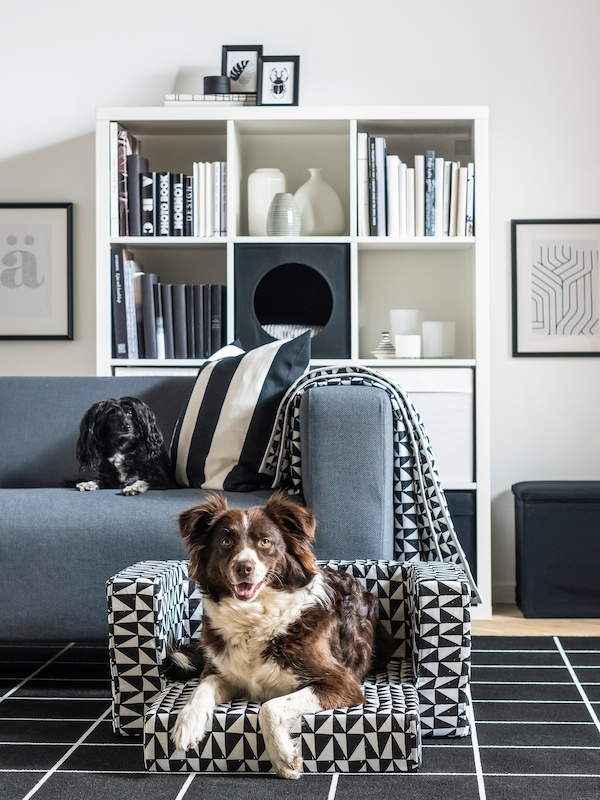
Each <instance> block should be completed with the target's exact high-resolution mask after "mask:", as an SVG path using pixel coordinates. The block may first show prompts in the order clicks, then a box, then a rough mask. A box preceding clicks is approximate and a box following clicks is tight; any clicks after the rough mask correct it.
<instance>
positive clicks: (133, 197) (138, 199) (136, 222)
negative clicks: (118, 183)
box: [127, 153, 149, 236]
mask: <svg viewBox="0 0 600 800" xmlns="http://www.w3.org/2000/svg"><path fill="white" fill-rule="evenodd" d="M148 169H149V163H148V159H147V158H146V157H145V156H141V155H140V154H139V153H133V154H132V155H130V156H127V198H128V203H129V236H141V235H142V187H141V181H140V175H141V174H142V173H145V172H148Z"/></svg>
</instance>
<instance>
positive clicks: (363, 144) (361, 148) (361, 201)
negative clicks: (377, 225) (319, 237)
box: [356, 132, 369, 236]
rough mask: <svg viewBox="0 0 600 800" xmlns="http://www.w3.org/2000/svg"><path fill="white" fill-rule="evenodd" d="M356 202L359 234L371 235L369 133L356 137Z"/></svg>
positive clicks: (360, 133) (359, 134)
mask: <svg viewBox="0 0 600 800" xmlns="http://www.w3.org/2000/svg"><path fill="white" fill-rule="evenodd" d="M356 203H357V207H358V208H357V211H358V235H359V236H368V235H369V134H368V133H362V132H359V133H358V134H357V139H356Z"/></svg>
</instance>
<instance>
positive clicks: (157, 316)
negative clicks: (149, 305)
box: [154, 283, 165, 361]
mask: <svg viewBox="0 0 600 800" xmlns="http://www.w3.org/2000/svg"><path fill="white" fill-rule="evenodd" d="M154 322H155V325H156V357H157V358H158V359H159V360H160V361H164V360H165V321H164V317H163V307H162V292H161V290H160V284H159V283H155V284H154Z"/></svg>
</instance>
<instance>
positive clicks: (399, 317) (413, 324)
mask: <svg viewBox="0 0 600 800" xmlns="http://www.w3.org/2000/svg"><path fill="white" fill-rule="evenodd" d="M423 316H424V314H423V312H422V311H420V310H419V309H418V308H392V309H391V310H390V328H391V330H392V338H393V339H394V340H395V337H396V336H410V335H418V336H420V335H421V323H422V322H423Z"/></svg>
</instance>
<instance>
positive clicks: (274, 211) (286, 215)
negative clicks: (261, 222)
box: [267, 192, 300, 236]
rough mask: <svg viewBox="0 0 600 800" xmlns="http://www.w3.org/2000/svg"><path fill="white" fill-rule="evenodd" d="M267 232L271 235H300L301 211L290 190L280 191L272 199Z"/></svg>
mask: <svg viewBox="0 0 600 800" xmlns="http://www.w3.org/2000/svg"><path fill="white" fill-rule="evenodd" d="M267 234H268V235H269V236H298V235H299V234H300V213H299V212H298V206H297V205H296V203H295V201H294V197H293V195H291V194H290V193H289V192H278V193H277V194H276V195H275V197H274V198H273V199H272V201H271V205H270V206H269V213H268V214H267Z"/></svg>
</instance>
